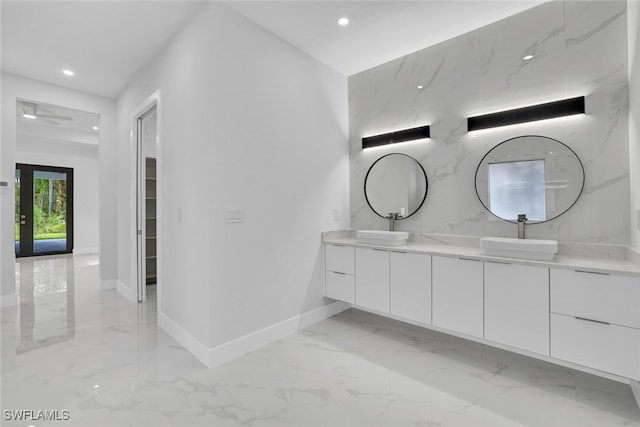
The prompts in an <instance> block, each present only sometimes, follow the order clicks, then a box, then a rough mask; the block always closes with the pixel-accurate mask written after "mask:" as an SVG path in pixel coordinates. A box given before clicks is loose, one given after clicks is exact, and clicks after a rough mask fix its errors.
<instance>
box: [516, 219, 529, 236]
mask: <svg viewBox="0 0 640 427" xmlns="http://www.w3.org/2000/svg"><path fill="white" fill-rule="evenodd" d="M526 224H527V214H518V239H524V226H525V225H526Z"/></svg>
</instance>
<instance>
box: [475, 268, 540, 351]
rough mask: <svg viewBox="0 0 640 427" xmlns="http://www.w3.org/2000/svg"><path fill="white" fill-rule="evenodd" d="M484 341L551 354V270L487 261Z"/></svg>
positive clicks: (485, 269) (485, 271) (485, 272)
mask: <svg viewBox="0 0 640 427" xmlns="http://www.w3.org/2000/svg"><path fill="white" fill-rule="evenodd" d="M484 338H485V339H487V340H490V341H495V342H497V343H501V344H506V345H509V346H512V347H516V348H519V349H523V350H528V351H532V352H534V353H539V354H544V355H546V356H548V355H549V269H548V268H547V267H535V266H527V265H519V264H511V263H505V262H498V261H484Z"/></svg>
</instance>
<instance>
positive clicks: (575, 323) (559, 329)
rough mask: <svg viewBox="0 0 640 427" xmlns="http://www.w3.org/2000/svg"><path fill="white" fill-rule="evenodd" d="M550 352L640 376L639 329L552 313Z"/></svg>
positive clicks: (562, 357)
mask: <svg viewBox="0 0 640 427" xmlns="http://www.w3.org/2000/svg"><path fill="white" fill-rule="evenodd" d="M551 356H552V357H556V358H558V359H562V360H566V361H568V362H573V363H577V364H579V365H583V366H588V367H590V368H594V369H598V370H601V371H605V372H609V373H611V374H615V375H620V376H623V377H627V378H632V379H636V380H637V379H640V330H638V329H634V328H628V327H625V326H617V325H607V324H602V323H596V322H591V321H586V320H581V319H576V318H575V317H570V316H564V315H561V314H552V315H551Z"/></svg>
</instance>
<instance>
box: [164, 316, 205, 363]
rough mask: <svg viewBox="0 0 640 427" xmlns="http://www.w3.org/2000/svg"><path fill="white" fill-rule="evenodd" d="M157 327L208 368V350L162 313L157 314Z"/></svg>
mask: <svg viewBox="0 0 640 427" xmlns="http://www.w3.org/2000/svg"><path fill="white" fill-rule="evenodd" d="M158 308H159V307H158ZM158 326H160V327H161V328H162V329H164V331H165V332H166V333H168V334H169V335H170V336H171V338H173V339H174V340H176V341H178V343H180V345H182V346H183V347H184V348H186V349H187V351H188V352H189V353H191V354H193V355H194V356H195V357H196V359H198V360H199V361H201V362H202V363H203V364H204V365H205V366H207V367H209V348H208V347H207V346H206V345H205V344H204V343H202V342H201V341H200V340H198V339H197V338H196V337H194V336H193V335H191V334H190V333H189V332H187V331H186V330H185V329H183V328H182V326H180V325H178V324H177V323H176V322H174V321H173V320H171V319H170V318H168V317H167V316H166V315H165V314H164V313H160V312H159V313H158Z"/></svg>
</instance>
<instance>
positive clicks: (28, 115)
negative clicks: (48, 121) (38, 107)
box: [22, 114, 36, 119]
mask: <svg viewBox="0 0 640 427" xmlns="http://www.w3.org/2000/svg"><path fill="white" fill-rule="evenodd" d="M22 117H24V118H25V119H35V118H36V116H34V115H33V114H23V115H22Z"/></svg>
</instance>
